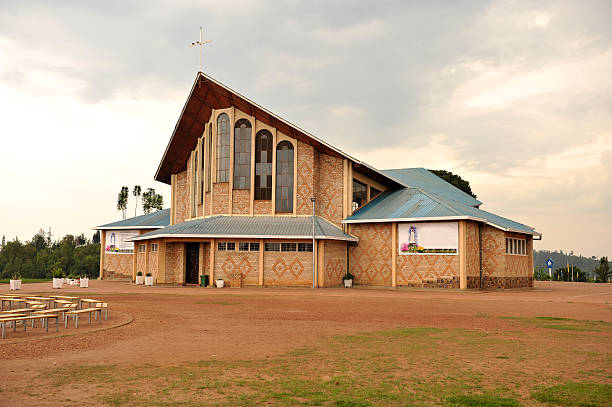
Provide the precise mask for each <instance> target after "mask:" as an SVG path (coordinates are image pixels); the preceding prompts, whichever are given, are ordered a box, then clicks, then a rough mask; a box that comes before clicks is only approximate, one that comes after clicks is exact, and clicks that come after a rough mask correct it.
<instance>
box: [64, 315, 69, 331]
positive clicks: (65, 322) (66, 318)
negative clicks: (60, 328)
mask: <svg viewBox="0 0 612 407" xmlns="http://www.w3.org/2000/svg"><path fill="white" fill-rule="evenodd" d="M64 328H68V315H66V314H64Z"/></svg>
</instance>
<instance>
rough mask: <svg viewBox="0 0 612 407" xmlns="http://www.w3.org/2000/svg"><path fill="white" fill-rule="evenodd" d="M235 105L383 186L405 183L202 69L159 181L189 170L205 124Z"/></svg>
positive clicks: (188, 99)
mask: <svg viewBox="0 0 612 407" xmlns="http://www.w3.org/2000/svg"><path fill="white" fill-rule="evenodd" d="M231 106H235V107H236V108H237V109H239V110H242V111H243V112H245V113H248V114H249V115H251V116H252V117H255V119H257V120H259V121H261V122H263V123H265V124H267V125H269V126H272V127H275V128H276V129H277V130H278V131H280V132H282V133H284V134H286V135H288V136H290V137H292V138H294V139H297V140H298V141H301V142H303V143H306V144H310V145H312V146H313V147H315V148H316V149H317V150H318V151H321V152H323V153H325V154H329V155H332V156H335V157H340V158H346V159H348V160H351V161H353V163H354V165H355V168H356V169H357V170H359V172H362V173H363V174H364V175H367V176H369V177H370V178H372V179H374V180H375V181H378V182H380V183H381V184H383V185H387V186H389V187H403V186H404V185H403V184H401V183H400V182H398V181H397V180H395V179H393V178H391V177H389V176H387V175H385V174H383V173H382V172H381V171H379V170H377V169H376V168H374V167H372V166H370V165H368V164H366V163H364V162H362V161H360V160H357V159H356V158H354V157H351V156H349V155H348V154H346V153H344V152H343V151H341V150H339V149H337V148H336V147H333V146H332V145H330V144H328V143H326V142H324V141H323V140H320V139H319V138H317V137H315V136H313V135H312V134H310V133H308V132H307V131H305V130H302V129H301V128H299V127H298V126H296V125H294V124H292V123H290V122H289V121H287V120H285V119H283V118H281V117H280V116H278V115H276V114H274V113H272V112H270V111H269V110H267V109H265V108H263V107H262V106H260V105H258V104H257V103H255V102H253V101H251V100H250V99H248V98H246V97H245V96H242V95H241V94H239V93H238V92H236V91H234V90H232V89H230V88H228V87H227V86H225V85H223V84H222V83H220V82H217V81H216V80H214V79H213V78H211V77H209V76H207V75H205V74H203V73H201V72H198V74H197V76H196V79H195V81H194V83H193V85H192V87H191V91H190V93H189V97H188V98H187V101H186V102H185V105H184V106H183V110H182V111H181V114H180V116H179V119H178V121H177V123H176V126H175V127H174V131H173V132H172V137H171V138H170V142H169V143H168V146H167V147H166V150H165V151H164V155H163V157H162V160H161V162H160V163H159V166H158V168H157V172H156V173H155V180H157V181H160V182H163V183H165V184H170V178H171V175H172V174H176V173H179V172H182V171H183V170H184V169H185V167H186V163H187V160H188V159H189V155H190V154H191V151H193V149H194V148H195V147H196V145H197V142H198V139H199V138H200V137H201V136H202V133H203V132H204V126H205V123H206V122H208V120H209V119H210V116H211V114H212V111H213V109H226V108H229V107H231Z"/></svg>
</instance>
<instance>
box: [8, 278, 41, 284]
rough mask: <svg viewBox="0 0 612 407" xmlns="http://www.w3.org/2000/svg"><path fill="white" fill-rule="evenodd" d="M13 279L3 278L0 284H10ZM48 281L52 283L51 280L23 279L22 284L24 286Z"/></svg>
mask: <svg viewBox="0 0 612 407" xmlns="http://www.w3.org/2000/svg"><path fill="white" fill-rule="evenodd" d="M10 280H11V279H10V278H3V279H0V284H8V283H9V281H10ZM47 281H49V282H50V281H51V279H50V278H22V279H21V283H22V284H27V283H45V282H47Z"/></svg>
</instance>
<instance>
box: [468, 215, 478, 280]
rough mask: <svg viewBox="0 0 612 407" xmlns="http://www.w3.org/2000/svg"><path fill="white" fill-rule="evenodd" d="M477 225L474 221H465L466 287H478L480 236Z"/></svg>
mask: <svg viewBox="0 0 612 407" xmlns="http://www.w3.org/2000/svg"><path fill="white" fill-rule="evenodd" d="M478 228H479V226H478V224H477V223H476V222H466V231H465V238H466V242H465V248H466V251H467V253H466V260H465V266H466V275H467V288H479V287H480V238H479V233H480V232H479V230H478Z"/></svg>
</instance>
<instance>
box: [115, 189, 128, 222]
mask: <svg viewBox="0 0 612 407" xmlns="http://www.w3.org/2000/svg"><path fill="white" fill-rule="evenodd" d="M128 196H129V189H128V187H125V186H124V187H121V192H119V195H117V210H118V211H121V214H122V215H123V219H125V211H126V210H127V203H128Z"/></svg>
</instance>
